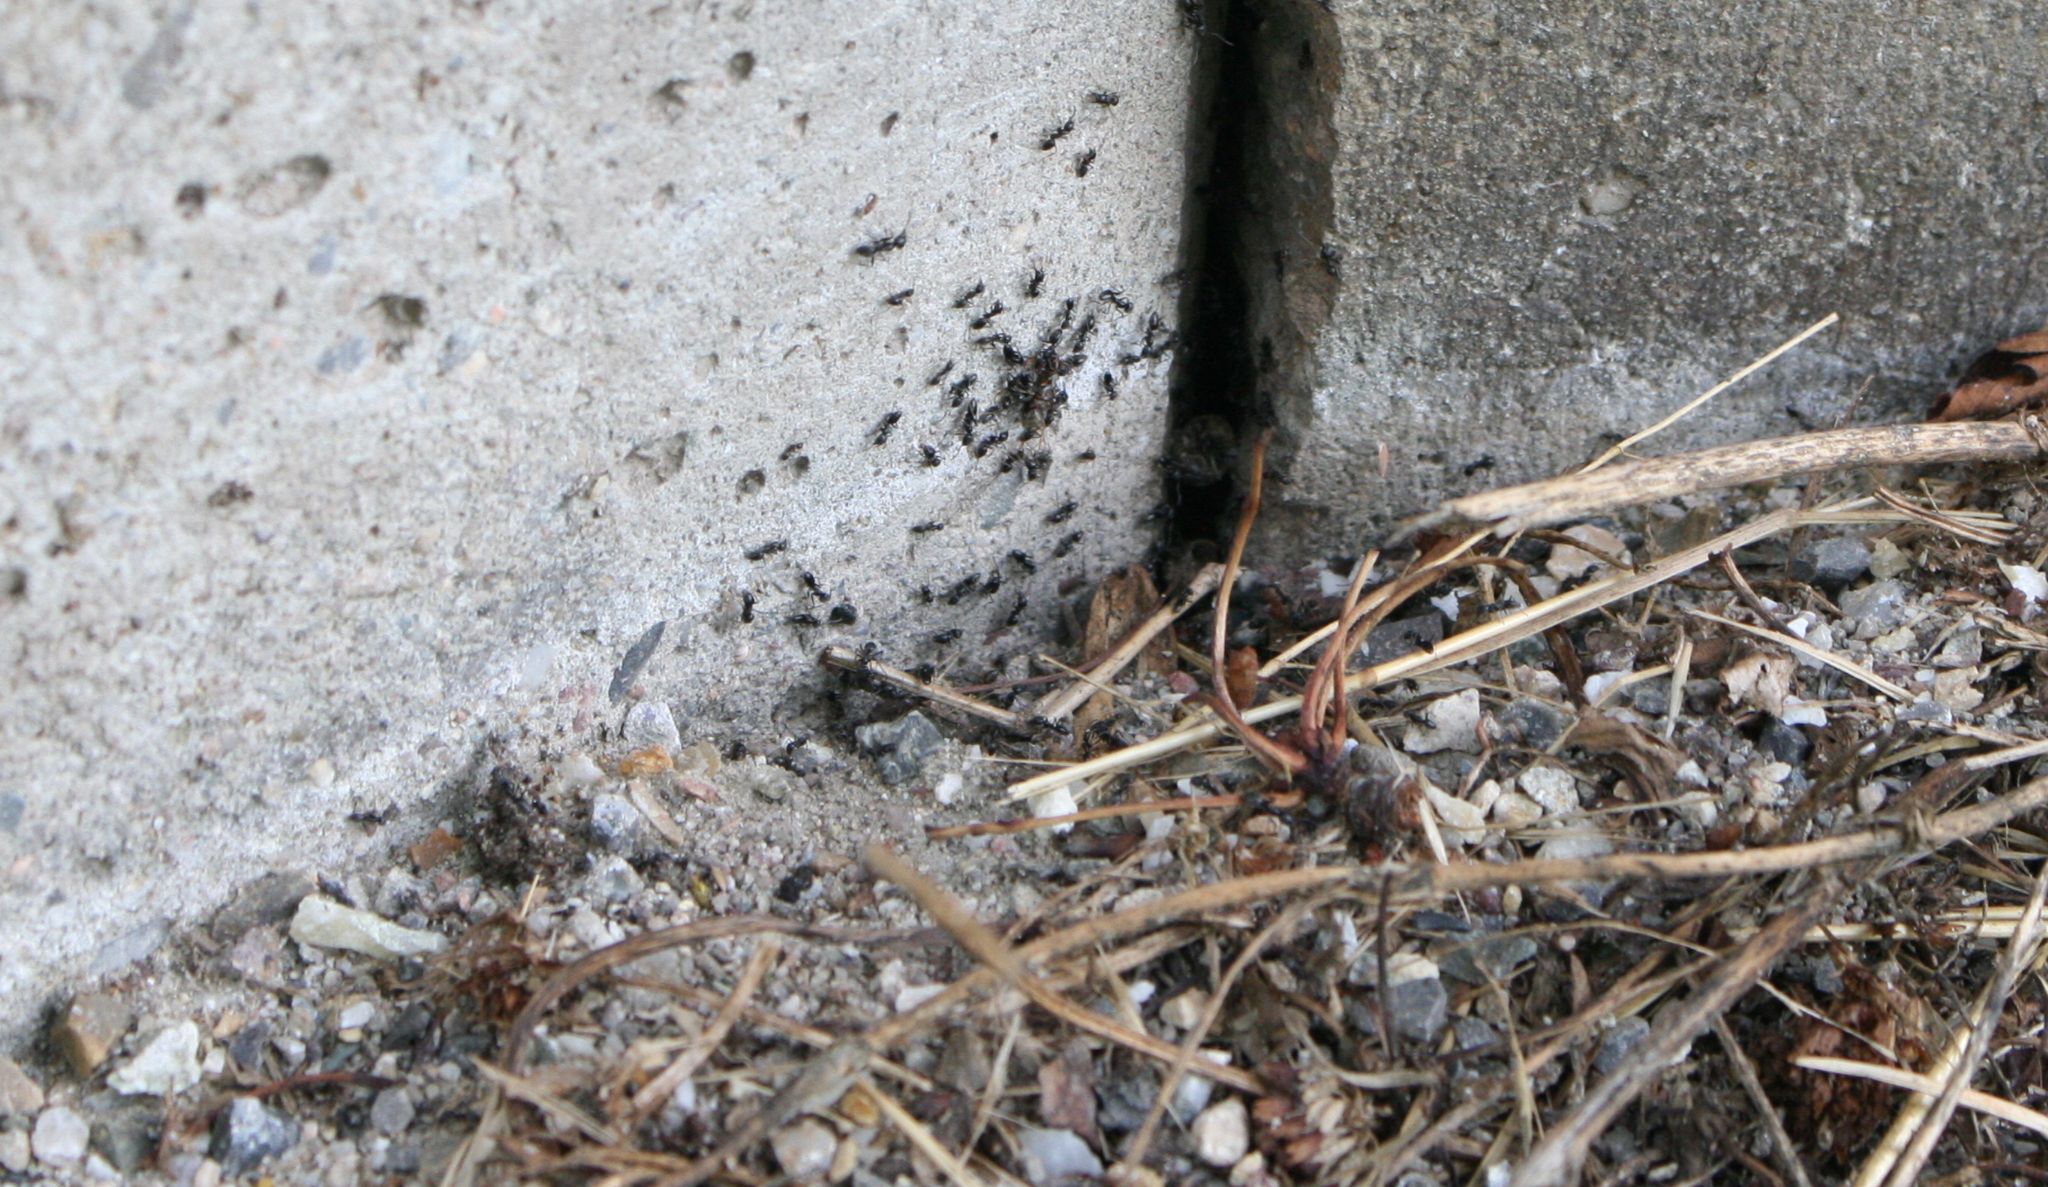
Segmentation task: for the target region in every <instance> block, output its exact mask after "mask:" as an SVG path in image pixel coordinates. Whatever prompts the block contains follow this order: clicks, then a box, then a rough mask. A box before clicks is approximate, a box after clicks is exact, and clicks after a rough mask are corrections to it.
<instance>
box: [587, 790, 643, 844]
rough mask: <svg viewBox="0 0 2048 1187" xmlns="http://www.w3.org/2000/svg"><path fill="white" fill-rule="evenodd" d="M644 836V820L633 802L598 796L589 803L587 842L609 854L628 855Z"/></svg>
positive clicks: (611, 796)
mask: <svg viewBox="0 0 2048 1187" xmlns="http://www.w3.org/2000/svg"><path fill="white" fill-rule="evenodd" d="M645 835H646V821H645V820H644V819H642V818H641V815H640V809H638V808H636V807H634V806H633V801H631V800H629V799H627V798H626V797H625V796H622V795H601V796H598V797H597V798H595V799H593V800H591V801H590V839H591V840H593V841H596V842H597V843H598V844H599V845H602V846H604V847H605V848H606V849H609V850H611V851H612V852H613V853H631V852H633V851H634V850H636V849H638V848H639V847H640V841H641V838H642V837H643V836H645Z"/></svg>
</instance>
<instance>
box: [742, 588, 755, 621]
mask: <svg viewBox="0 0 2048 1187" xmlns="http://www.w3.org/2000/svg"><path fill="white" fill-rule="evenodd" d="M740 621H741V622H752V621H754V591H753V590H751V589H743V590H741V591H740Z"/></svg>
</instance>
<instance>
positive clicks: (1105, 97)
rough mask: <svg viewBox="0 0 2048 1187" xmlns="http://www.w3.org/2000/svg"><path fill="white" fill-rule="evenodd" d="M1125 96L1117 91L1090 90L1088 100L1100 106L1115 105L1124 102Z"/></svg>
mask: <svg viewBox="0 0 2048 1187" xmlns="http://www.w3.org/2000/svg"><path fill="white" fill-rule="evenodd" d="M1123 98H1124V97H1123V96H1122V95H1119V94H1117V93H1116V92H1115V91H1090V92H1088V101H1089V102H1090V103H1093V104H1095V105H1097V106H1099V107H1115V106H1116V105H1117V104H1119V103H1121V102H1123Z"/></svg>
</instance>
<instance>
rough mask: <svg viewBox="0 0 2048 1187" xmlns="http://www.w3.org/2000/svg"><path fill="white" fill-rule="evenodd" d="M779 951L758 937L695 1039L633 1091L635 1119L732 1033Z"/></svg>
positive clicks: (649, 1110)
mask: <svg viewBox="0 0 2048 1187" xmlns="http://www.w3.org/2000/svg"><path fill="white" fill-rule="evenodd" d="M781 951H782V948H781V945H780V944H778V943H776V940H775V937H774V936H772V935H768V936H763V937H761V939H760V941H759V942H758V943H756V944H755V945H754V950H753V951H752V952H750V953H748V954H747V963H746V967H745V968H743V969H741V970H740V978H739V981H738V982H737V983H736V984H734V985H733V988H732V994H731V996H729V997H727V998H726V999H725V1003H724V1004H723V1005H721V1006H719V1007H718V1013H716V1014H714V1015H712V1018H711V1023H710V1025H708V1026H706V1027H705V1028H704V1030H703V1033H701V1034H699V1035H698V1036H697V1038H696V1040H695V1041H694V1042H692V1043H691V1044H690V1045H689V1047H688V1048H686V1049H685V1050H684V1051H683V1053H682V1054H680V1055H678V1056H676V1058H675V1061H674V1062H672V1063H670V1064H669V1065H668V1066H667V1067H666V1068H663V1069H662V1071H661V1074H660V1075H657V1076H655V1077H654V1078H653V1079H652V1080H649V1081H648V1082H647V1083H646V1085H645V1086H644V1087H642V1088H641V1089H640V1091H639V1092H636V1093H634V1094H633V1113H634V1117H635V1119H636V1120H638V1119H643V1118H645V1117H647V1116H648V1115H649V1114H651V1113H653V1112H654V1111H655V1110H656V1109H659V1108H660V1107H661V1106H662V1105H663V1104H664V1103H666V1102H667V1101H668V1099H669V1097H670V1096H672V1095H674V1093H675V1090H676V1089H677V1088H678V1087H680V1086H681V1085H682V1083H683V1081H685V1080H687V1079H689V1078H690V1077H691V1076H692V1075H695V1074H696V1071H697V1069H698V1068H699V1067H702V1066H703V1064H704V1061H705V1060H707V1059H709V1058H711V1053H712V1052H713V1051H716V1050H718V1045H719V1044H720V1043H723V1042H724V1041H725V1036H726V1035H727V1034H729V1033H731V1031H732V1028H733V1024H734V1023H736V1022H738V1021H739V1020H740V1018H741V1016H742V1015H744V1014H745V1013H746V1010H747V1004H748V1003H749V1002H751V1001H753V999H754V993H755V991H756V990H758V989H759V988H760V987H761V978H762V977H764V976H766V975H767V974H768V970H769V969H771V968H773V967H774V965H775V958H776V957H777V956H778V955H780V953H781Z"/></svg>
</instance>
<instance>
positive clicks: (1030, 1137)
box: [1017, 1128, 1102, 1187]
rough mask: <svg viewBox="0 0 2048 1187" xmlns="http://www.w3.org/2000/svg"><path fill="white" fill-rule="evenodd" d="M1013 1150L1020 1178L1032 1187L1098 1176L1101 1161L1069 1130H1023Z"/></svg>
mask: <svg viewBox="0 0 2048 1187" xmlns="http://www.w3.org/2000/svg"><path fill="white" fill-rule="evenodd" d="M1017 1147H1018V1149H1017V1154H1018V1159H1019V1161H1021V1162H1023V1164H1024V1177H1025V1178H1026V1179H1028V1180H1029V1181H1030V1182H1031V1183H1032V1185H1033V1187H1057V1185H1058V1184H1060V1183H1062V1182H1064V1181H1065V1180H1067V1179H1069V1178H1071V1177H1074V1176H1085V1177H1086V1178H1090V1179H1094V1178H1099V1177H1101V1175H1102V1160H1101V1159H1100V1158H1097V1157H1096V1156H1095V1151H1093V1150H1090V1149H1089V1148H1088V1143H1087V1142H1084V1141H1082V1140H1081V1139H1080V1137H1079V1136H1078V1135H1076V1134H1075V1133H1073V1132H1072V1131H1071V1130H1065V1129H1030V1128H1024V1129H1021V1130H1020V1131H1019V1132H1018V1134H1017Z"/></svg>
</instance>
